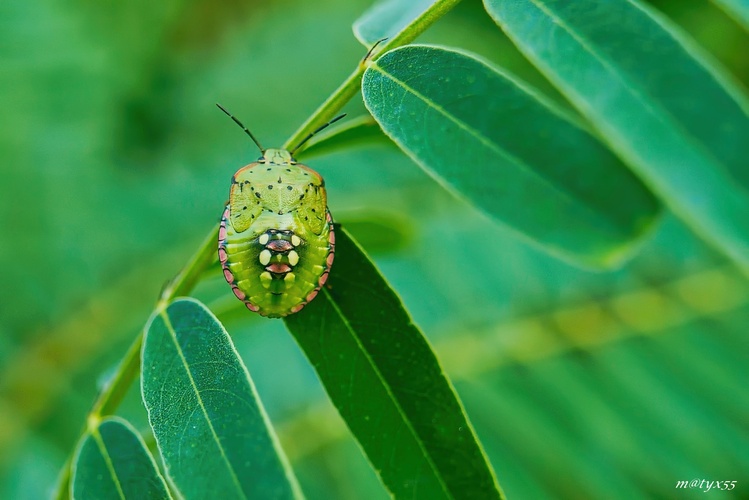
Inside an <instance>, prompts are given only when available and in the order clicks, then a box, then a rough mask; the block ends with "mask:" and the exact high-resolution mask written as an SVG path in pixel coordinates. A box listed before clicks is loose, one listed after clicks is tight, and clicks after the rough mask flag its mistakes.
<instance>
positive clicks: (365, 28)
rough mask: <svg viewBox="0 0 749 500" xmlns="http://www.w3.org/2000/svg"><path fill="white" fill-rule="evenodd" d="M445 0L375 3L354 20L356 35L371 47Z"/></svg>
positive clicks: (392, 0)
mask: <svg viewBox="0 0 749 500" xmlns="http://www.w3.org/2000/svg"><path fill="white" fill-rule="evenodd" d="M437 3H444V1H443V0H409V1H408V2H404V1H403V0H384V1H381V2H378V3H376V4H374V5H373V6H372V7H370V8H369V9H368V10H367V11H366V12H365V13H364V14H362V15H361V16H360V17H359V19H357V20H356V21H355V22H354V25H353V30H354V36H355V37H356V39H357V40H359V41H360V42H361V43H362V44H363V45H365V46H367V47H370V46H371V45H372V44H374V43H375V42H377V41H378V40H382V39H383V38H391V37H393V36H394V35H395V34H396V33H398V32H399V31H401V30H402V29H403V28H405V27H406V26H408V25H410V24H411V23H412V22H413V21H414V19H417V18H418V17H419V16H420V15H422V14H423V13H424V12H425V11H427V10H428V9H429V8H430V7H432V6H433V5H434V4H437Z"/></svg>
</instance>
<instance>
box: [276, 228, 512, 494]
mask: <svg viewBox="0 0 749 500" xmlns="http://www.w3.org/2000/svg"><path fill="white" fill-rule="evenodd" d="M336 236H337V238H338V240H337V243H336V260H335V263H334V265H333V268H332V271H331V276H330V280H329V283H330V287H328V288H325V289H323V290H322V291H321V293H320V294H319V295H318V297H317V298H316V299H315V300H314V301H312V302H311V303H310V304H309V305H307V306H306V307H305V309H303V310H302V311H301V312H300V313H299V314H295V315H291V316H288V317H287V318H285V321H286V325H287V327H288V328H289V330H290V331H291V333H292V334H293V335H294V337H295V338H296V341H297V343H298V344H299V345H300V347H301V348H302V350H304V352H305V354H306V355H307V358H308V359H309V360H310V362H311V363H312V365H313V366H314V368H315V370H316V371H317V374H318V376H319V377H320V380H321V381H322V383H323V385H324V386H325V389H326V391H327V393H328V395H329V396H330V398H331V400H332V401H333V404H334V405H335V406H336V408H337V409H338V411H339V412H340V414H341V416H342V417H343V419H344V420H345V421H346V423H347V424H348V427H349V428H350V429H351V431H352V433H353V434H354V436H355V437H356V439H357V440H358V441H359V444H360V445H361V446H362V448H363V449H364V452H365V453H366V455H367V457H368V458H369V460H370V462H371V463H372V465H373V466H374V468H375V469H376V470H377V471H378V473H379V475H380V477H381V478H382V481H383V483H384V484H385V486H386V487H387V488H388V489H389V490H390V492H391V493H392V494H393V495H394V496H395V497H397V498H425V499H437V498H450V497H462V498H501V496H502V494H501V492H500V490H499V487H498V485H497V483H496V480H495V478H494V475H493V472H492V470H491V468H490V466H489V464H488V463H487V460H486V457H485V455H484V453H483V451H482V449H481V446H480V444H479V443H478V440H477V438H476V435H475V434H474V432H473V428H472V427H471V424H470V423H469V422H468V419H467V417H466V415H465V413H464V411H463V407H462V405H461V403H460V401H459V400H458V398H457V396H456V394H455V391H454V390H453V387H452V385H451V384H450V382H449V380H448V379H447V377H446V376H445V374H444V373H443V371H442V368H441V367H440V365H439V362H438V361H437V358H436V357H435V355H434V353H433V352H432V349H431V348H430V346H429V344H428V343H427V341H426V339H425V338H424V336H423V334H422V333H421V332H420V331H419V329H418V328H417V327H416V326H415V325H414V324H413V320H412V319H411V318H410V317H409V315H408V313H407V312H406V310H405V309H404V307H403V304H402V303H401V301H400V299H399V298H398V296H397V295H396V294H395V292H393V290H392V289H391V288H390V286H389V285H388V283H387V282H386V281H385V279H384V278H383V277H382V276H381V275H380V274H379V272H378V271H377V269H376V268H375V266H374V264H372V262H371V261H370V260H369V259H368V258H367V256H366V254H365V253H364V252H363V250H362V249H361V248H360V247H359V246H358V245H357V244H356V243H355V242H354V241H353V240H352V239H351V237H350V236H349V235H348V234H347V233H346V231H343V230H339V231H337V232H336Z"/></svg>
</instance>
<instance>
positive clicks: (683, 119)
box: [484, 0, 749, 270]
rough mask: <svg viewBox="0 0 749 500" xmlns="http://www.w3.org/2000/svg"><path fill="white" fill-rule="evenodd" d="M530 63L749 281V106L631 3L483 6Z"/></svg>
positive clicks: (672, 31)
mask: <svg viewBox="0 0 749 500" xmlns="http://www.w3.org/2000/svg"><path fill="white" fill-rule="evenodd" d="M484 3H485V6H486V8H487V10H488V11H489V12H490V14H491V15H492V16H493V17H494V19H495V20H496V21H497V23H498V24H499V25H500V26H501V27H502V29H503V30H504V31H505V32H506V33H507V34H508V35H509V36H510V38H512V39H513V41H514V42H515V43H516V44H517V45H518V47H519V48H520V49H521V50H522V51H523V52H524V53H525V54H526V56H527V57H528V58H529V59H530V60H531V61H532V62H533V63H534V64H535V65H537V66H538V68H539V69H540V70H541V71H542V72H544V73H545V74H546V75H547V76H548V78H549V79H550V80H551V81H552V82H553V83H554V84H555V85H556V86H557V87H558V88H559V89H560V90H561V92H562V93H564V94H565V95H566V96H567V98H568V99H569V100H570V101H571V102H572V104H573V105H575V106H576V107H577V108H578V109H579V110H580V112H581V113H582V114H583V115H584V116H585V117H586V118H588V120H589V121H590V122H591V123H592V124H593V125H594V126H595V127H596V128H597V129H598V131H599V133H600V134H601V135H602V136H603V139H604V140H606V141H607V142H608V143H609V144H610V145H611V147H612V149H614V150H615V151H616V152H617V153H618V154H619V156H620V157H622V158H623V159H624V160H625V161H626V162H627V163H628V164H629V166H630V167H631V168H632V169H633V170H634V171H635V173H636V174H637V175H639V176H640V178H641V179H642V180H643V181H644V182H645V183H646V184H647V185H648V186H649V187H650V189H651V190H652V191H653V192H654V193H655V194H656V195H657V196H659V197H660V198H661V199H662V200H663V201H664V202H665V203H666V204H668V206H669V207H670V208H671V209H672V210H673V211H674V212H675V213H676V214H677V215H678V216H679V217H681V218H682V219H683V220H684V221H685V222H687V223H688V224H689V225H690V226H691V227H692V229H693V230H694V231H695V232H697V233H698V234H700V235H702V236H703V237H704V238H706V239H707V240H709V241H711V242H712V243H713V244H714V245H715V246H716V247H718V248H720V249H721V250H722V251H723V252H725V253H726V254H727V255H729V256H730V257H732V258H733V259H734V260H735V261H736V262H737V263H739V264H740V265H741V266H743V268H744V269H746V270H749V223H748V222H747V221H748V220H749V219H748V218H747V214H749V169H747V168H746V167H747V153H746V152H747V144H749V116H748V115H747V110H749V103H747V100H746V98H745V97H744V96H742V95H741V93H740V92H739V91H738V90H737V89H735V88H733V87H732V85H731V83H730V82H728V80H727V79H725V78H724V77H723V76H722V75H721V74H720V72H719V71H718V70H717V69H716V68H714V67H711V64H708V62H707V58H706V57H704V56H703V55H702V52H701V50H699V48H698V47H697V46H696V45H695V44H694V42H692V41H691V40H689V39H687V38H686V37H685V36H684V35H683V34H681V33H680V32H679V31H678V30H677V29H676V28H674V27H673V26H672V24H671V22H670V21H668V20H667V19H664V18H663V17H662V16H660V15H658V14H656V13H655V12H653V11H651V10H650V9H649V8H646V7H645V6H644V5H642V4H641V3H639V2H637V1H634V0H608V1H606V2H600V1H597V0H595V1H594V0H578V1H575V2H558V1H548V0H517V1H513V2H506V1H501V0H485V2H484Z"/></svg>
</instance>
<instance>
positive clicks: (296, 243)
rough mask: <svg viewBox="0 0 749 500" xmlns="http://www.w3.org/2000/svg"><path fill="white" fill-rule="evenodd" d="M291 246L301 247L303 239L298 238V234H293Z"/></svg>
mask: <svg viewBox="0 0 749 500" xmlns="http://www.w3.org/2000/svg"><path fill="white" fill-rule="evenodd" d="M291 244H292V245H294V246H295V247H298V246H299V245H301V244H302V239H301V238H300V237H299V236H297V235H296V234H292V235H291ZM292 265H293V264H292Z"/></svg>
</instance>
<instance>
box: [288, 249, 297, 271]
mask: <svg viewBox="0 0 749 500" xmlns="http://www.w3.org/2000/svg"><path fill="white" fill-rule="evenodd" d="M298 263H299V254H298V253H296V252H295V251H294V250H291V251H290V252H289V264H291V266H292V267H293V266H296V265H297V264H298Z"/></svg>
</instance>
